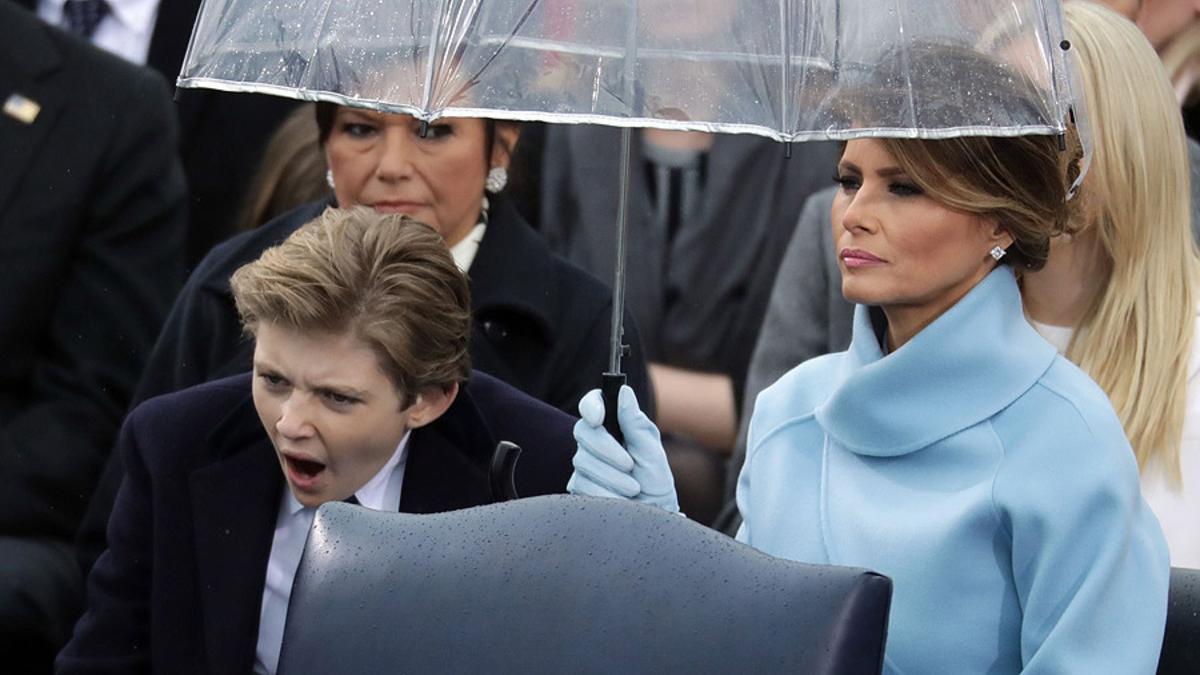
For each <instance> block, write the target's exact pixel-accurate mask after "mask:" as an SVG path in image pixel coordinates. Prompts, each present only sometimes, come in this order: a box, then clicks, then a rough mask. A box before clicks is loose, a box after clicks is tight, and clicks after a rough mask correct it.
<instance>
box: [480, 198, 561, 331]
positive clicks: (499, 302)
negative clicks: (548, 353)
mask: <svg viewBox="0 0 1200 675" xmlns="http://www.w3.org/2000/svg"><path fill="white" fill-rule="evenodd" d="M491 203H492V208H491V213H490V214H489V219H488V227H487V232H486V233H485V234H484V235H483V241H482V242H480V244H479V252H478V253H476V254H475V261H474V262H473V263H472V264H471V269H470V270H468V272H467V276H468V277H470V279H471V308H472V310H473V311H472V314H474V315H475V316H476V317H478V316H482V315H487V314H489V313H491V312H494V311H498V312H506V311H515V312H519V313H521V314H524V315H526V316H527V317H529V318H530V319H532V320H533V323H534V325H536V326H537V327H538V328H539V329H540V330H541V331H542V333H543V335H544V336H545V337H546V341H547V343H550V342H552V341H553V338H554V317H553V316H552V314H551V308H554V307H556V306H557V305H558V302H559V300H558V289H557V287H556V286H555V284H554V281H555V279H557V276H556V275H555V271H554V263H555V259H554V254H553V253H551V252H550V247H549V246H547V245H546V242H545V240H543V239H542V237H541V235H539V234H538V233H537V232H535V231H534V229H533V227H531V226H530V225H529V223H526V222H525V220H524V219H523V218H521V216H520V214H518V213H517V210H516V209H515V208H513V205H512V203H511V202H510V201H509V200H508V199H507V198H506V197H504V196H503V195H496V196H494V197H492V198H491Z"/></svg>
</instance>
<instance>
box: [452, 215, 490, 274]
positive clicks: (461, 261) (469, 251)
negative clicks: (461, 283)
mask: <svg viewBox="0 0 1200 675" xmlns="http://www.w3.org/2000/svg"><path fill="white" fill-rule="evenodd" d="M485 232H487V225H484V224H483V223H479V224H478V225H476V226H475V229H473V230H471V233H470V234H468V235H467V236H465V237H463V238H462V241H460V242H458V243H457V244H455V245H453V246H451V247H450V255H451V256H453V257H454V264H455V265H458V269H459V270H460V271H462V272H466V271H467V270H469V269H471V263H473V262H475V254H476V253H478V252H479V242H481V241H483V235H484V233H485Z"/></svg>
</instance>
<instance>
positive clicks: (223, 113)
mask: <svg viewBox="0 0 1200 675" xmlns="http://www.w3.org/2000/svg"><path fill="white" fill-rule="evenodd" d="M83 1H84V2H89V1H92V2H97V3H99V4H101V5H103V6H104V9H102V10H100V11H101V18H100V20H99V25H98V26H92V27H91V28H92V29H93V30H94V31H95V32H96V35H95V38H99V37H101V33H103V31H104V30H105V29H106V28H107V26H106V25H105V22H106V21H112V22H115V21H117V20H118V18H119V17H117V16H116V15H117V14H118V13H119V10H120V5H121V4H122V0H83ZM15 2H16V3H18V4H21V5H24V6H25V7H27V8H28V9H31V10H37V11H38V12H39V13H40V14H42V16H43V17H44V18H52V17H54V16H61V15H62V14H63V7H62V6H63V4H64V2H63V0H15ZM140 4H141V5H142V6H143V7H144V6H145V4H146V3H144V2H142V3H140ZM150 4H151V5H152V6H151V7H150V11H149V13H147V14H145V16H146V17H147V21H148V22H149V26H147V28H148V29H149V30H148V35H147V36H146V37H145V38H142V39H147V38H148V42H147V43H146V44H144V45H129V42H131V40H129V39H124V40H121V42H122V44H121V46H122V47H123V49H121V50H120V51H121V52H122V53H123V55H124V56H126V57H127V58H131V60H132V61H133V62H134V63H137V64H138V65H144V66H146V67H148V68H150V69H152V70H154V71H157V72H158V73H160V74H161V75H162V76H163V78H164V79H165V80H166V81H167V82H169V83H171V84H172V87H173V86H174V83H175V79H176V78H177V77H179V70H180V68H181V66H182V65H183V56H184V53H185V52H186V51H187V46H188V41H189V40H190V38H191V35H192V26H193V25H194V24H195V23H196V14H197V12H198V11H199V9H200V0H157V1H153V2H151V3H150ZM67 23H68V24H69V22H67ZM88 37H93V36H90V35H89V36H88ZM116 39H118V40H120V38H119V37H118V38H116ZM95 41H96V43H97V44H102V40H100V39H96V40H95ZM103 46H108V45H103ZM138 47H140V49H139V48H138ZM176 99H177V100H176V105H175V112H176V116H177V119H178V124H179V127H180V132H181V133H180V136H179V153H180V157H181V158H182V161H183V168H184V173H185V174H186V176H187V184H188V196H189V200H188V206H189V225H188V232H187V250H186V252H187V258H186V262H187V266H188V267H189V268H191V267H193V266H194V265H195V264H196V263H197V262H199V261H200V259H201V258H203V257H204V254H206V253H207V252H208V250H209V249H210V248H212V247H213V246H214V245H215V244H217V243H218V242H221V241H224V240H225V239H227V238H229V237H230V236H232V235H233V234H235V233H236V216H237V208H238V206H239V205H240V204H241V202H242V199H241V197H242V195H243V194H244V193H245V191H246V188H247V186H248V185H249V183H250V179H251V177H252V176H253V173H254V170H255V168H256V167H257V166H258V162H259V158H260V157H261V156H262V154H263V150H264V149H265V148H266V144H267V140H268V139H269V138H270V136H271V133H272V132H273V131H274V130H275V129H276V128H278V127H279V125H280V124H281V123H282V122H283V119H284V118H285V117H286V116H287V115H288V113H289V112H291V111H292V110H293V109H294V108H295V107H296V106H297V105H299V102H298V101H291V100H287V99H283V98H279V97H276V96H267V95H262V94H231V93H228V92H221V91H212V90H204V89H188V90H179V91H178V92H177V96H176Z"/></svg>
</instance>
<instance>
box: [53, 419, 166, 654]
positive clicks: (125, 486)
mask: <svg viewBox="0 0 1200 675" xmlns="http://www.w3.org/2000/svg"><path fill="white" fill-rule="evenodd" d="M141 412H142V411H141V410H138V411H134V413H133V414H132V415H130V417H129V420H128V421H127V422H126V423H125V425H124V427H123V428H122V429H121V434H120V437H119V439H118V441H117V452H119V453H121V455H122V456H123V459H124V465H125V473H126V478H125V480H124V482H122V483H121V489H120V492H119V493H118V494H117V503H116V506H115V508H114V510H113V516H112V519H111V520H110V521H109V526H108V542H109V547H108V549H107V550H106V551H105V552H104V553H103V555H101V556H100V559H99V560H98V561H97V562H96V566H95V567H94V568H93V570H92V573H91V574H90V575H89V577H88V589H87V611H86V612H85V613H84V615H83V618H81V619H80V620H79V623H77V624H76V625H75V634H74V635H73V636H72V638H71V641H70V642H69V643H67V646H66V647H65V648H63V651H62V652H61V653H60V654H59V656H58V660H57V662H56V664H55V665H56V672H58V673H110V672H111V673H135V672H150V656H151V654H150V592H151V588H150V583H151V579H152V577H153V572H154V570H153V565H152V562H151V561H152V560H153V551H152V534H151V526H152V523H153V513H152V507H151V488H150V484H151V481H150V475H149V472H148V470H147V468H146V464H145V460H144V454H143V448H142V443H141V438H140V436H141V435H140V434H139V422H140V417H139V415H140V414H141Z"/></svg>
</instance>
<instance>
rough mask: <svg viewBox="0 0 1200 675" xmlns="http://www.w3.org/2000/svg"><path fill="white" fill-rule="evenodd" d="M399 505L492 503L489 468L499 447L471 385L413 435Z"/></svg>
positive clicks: (430, 507) (409, 509)
mask: <svg viewBox="0 0 1200 675" xmlns="http://www.w3.org/2000/svg"><path fill="white" fill-rule="evenodd" d="M409 442H410V443H411V446H410V447H409V450H408V463H407V465H406V466H405V469H404V487H403V488H402V490H401V492H400V510H401V511H404V512H406V513H438V512H441V511H452V510H454V509H465V508H469V507H472V506H481V505H483V504H490V503H491V502H492V493H491V486H490V484H489V482H488V469H489V466H490V463H491V458H492V451H493V450H494V448H495V446H496V441H495V440H494V439H493V437H492V434H491V431H490V430H489V429H488V427H487V425H486V424H485V423H484V421H483V417H482V416H481V415H480V414H479V410H478V408H476V407H475V401H474V400H473V399H472V398H471V394H470V392H469V386H468V387H463V388H462V389H461V390H460V391H459V395H458V397H457V398H456V399H455V401H454V404H453V405H451V406H450V409H449V410H447V411H446V413H445V414H444V415H442V417H441V418H439V419H438V420H437V421H436V422H434V423H433V424H430V425H428V426H424V427H421V428H419V429H416V430H414V431H413V434H412V437H411V439H410V440H409Z"/></svg>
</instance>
